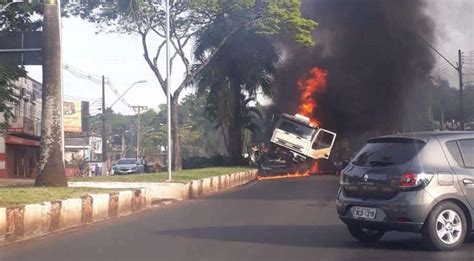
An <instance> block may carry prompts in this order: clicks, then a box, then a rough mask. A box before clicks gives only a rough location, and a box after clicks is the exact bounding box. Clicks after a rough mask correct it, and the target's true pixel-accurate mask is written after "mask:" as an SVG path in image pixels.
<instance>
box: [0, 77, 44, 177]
mask: <svg viewBox="0 0 474 261" xmlns="http://www.w3.org/2000/svg"><path fill="white" fill-rule="evenodd" d="M15 86H16V88H15V94H16V95H17V96H18V98H19V100H18V103H17V104H11V107H12V109H13V115H14V117H13V118H12V119H10V121H9V127H8V128H7V130H6V131H5V132H4V133H3V135H2V136H0V177H7V178H34V177H35V176H36V169H37V165H38V160H39V154H40V139H41V138H40V137H41V106H42V105H41V95H42V86H41V83H39V82H38V81H36V80H34V79H32V78H30V77H25V78H20V79H19V80H17V81H16V82H15Z"/></svg>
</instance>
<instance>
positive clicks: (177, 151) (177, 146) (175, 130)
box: [171, 97, 182, 170]
mask: <svg viewBox="0 0 474 261" xmlns="http://www.w3.org/2000/svg"><path fill="white" fill-rule="evenodd" d="M178 107H179V105H178V100H177V98H174V97H171V137H172V139H173V149H172V152H173V163H172V165H171V166H172V168H173V170H181V169H182V159H181V136H180V135H179V121H178Z"/></svg>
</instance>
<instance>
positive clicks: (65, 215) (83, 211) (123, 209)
mask: <svg viewBox="0 0 474 261" xmlns="http://www.w3.org/2000/svg"><path fill="white" fill-rule="evenodd" d="M256 178H257V171H256V170H251V171H247V172H240V173H234V174H230V175H223V176H217V177H210V178H205V179H201V180H194V181H191V182H188V183H185V184H180V183H124V182H119V183H117V182H104V183H102V182H70V184H69V186H70V187H95V188H114V189H131V190H124V191H120V192H114V193H109V194H90V195H86V196H84V197H81V198H70V199H65V200H58V201H51V202H43V203H38V204H28V205H24V206H14V207H6V208H0V246H2V245H7V244H10V243H13V242H18V241H23V240H27V239H32V238H37V237H42V236H45V235H49V234H53V233H58V232H60V231H64V230H67V229H72V228H78V227H81V226H84V225H87V224H90V223H95V222H103V221H106V220H109V219H114V218H118V217H121V216H127V215H130V214H133V213H137V212H141V211H145V210H147V209H150V208H151V207H152V202H154V201H155V202H161V201H163V200H168V202H176V201H179V200H185V199H195V198H199V197H202V196H205V195H209V194H212V193H216V192H219V191H225V190H227V189H230V188H233V187H236V186H240V185H243V184H246V183H248V182H251V181H253V180H255V179H256ZM159 205H160V206H161V205H162V204H159Z"/></svg>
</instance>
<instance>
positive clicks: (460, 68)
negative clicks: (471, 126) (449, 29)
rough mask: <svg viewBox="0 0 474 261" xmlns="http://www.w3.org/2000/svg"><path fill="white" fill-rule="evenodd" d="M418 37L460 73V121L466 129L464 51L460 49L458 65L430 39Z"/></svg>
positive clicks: (462, 127)
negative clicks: (463, 76) (463, 72)
mask: <svg viewBox="0 0 474 261" xmlns="http://www.w3.org/2000/svg"><path fill="white" fill-rule="evenodd" d="M416 35H417V36H418V38H420V39H421V41H423V43H425V44H426V45H427V46H428V47H429V48H431V49H432V50H433V51H435V53H436V54H438V55H439V56H440V57H441V58H443V60H445V61H446V62H447V63H448V64H449V65H451V67H453V68H454V70H456V71H457V72H458V74H459V122H460V124H461V126H460V127H461V130H464V95H463V79H462V64H463V61H462V60H463V59H462V58H463V57H462V51H461V50H458V58H459V61H458V66H456V65H454V64H453V63H452V62H451V61H449V59H448V58H446V57H445V56H444V55H443V54H442V53H441V52H440V51H438V50H437V49H436V48H435V47H434V46H433V45H432V44H430V43H429V42H428V41H426V40H425V38H423V37H422V36H421V35H420V34H418V33H417V34H416Z"/></svg>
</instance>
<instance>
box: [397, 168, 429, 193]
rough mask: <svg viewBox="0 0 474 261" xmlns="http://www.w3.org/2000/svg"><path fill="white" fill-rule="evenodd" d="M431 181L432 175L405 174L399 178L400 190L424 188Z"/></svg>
mask: <svg viewBox="0 0 474 261" xmlns="http://www.w3.org/2000/svg"><path fill="white" fill-rule="evenodd" d="M431 179H433V174H427V173H412V172H405V173H403V174H402V176H401V177H400V189H401V190H413V189H418V188H424V187H426V186H427V185H428V184H429V183H430V181H431Z"/></svg>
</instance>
